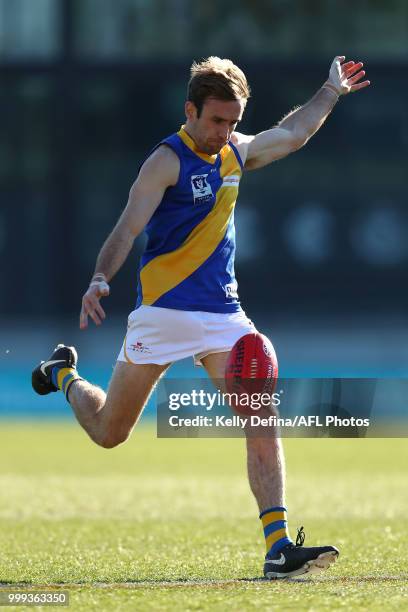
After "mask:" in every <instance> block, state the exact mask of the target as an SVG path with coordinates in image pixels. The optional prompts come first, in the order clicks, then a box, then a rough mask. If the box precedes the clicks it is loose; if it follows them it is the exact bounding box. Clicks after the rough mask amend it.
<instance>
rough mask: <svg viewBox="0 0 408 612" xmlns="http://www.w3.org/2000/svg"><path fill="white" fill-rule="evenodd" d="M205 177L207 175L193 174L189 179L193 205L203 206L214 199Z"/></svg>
mask: <svg viewBox="0 0 408 612" xmlns="http://www.w3.org/2000/svg"><path fill="white" fill-rule="evenodd" d="M207 176H208V174H193V175H192V177H191V187H192V190H193V196H194V204H203V203H204V202H208V201H210V200H212V199H213V197H214V196H213V192H212V189H211V185H209V184H208V182H207Z"/></svg>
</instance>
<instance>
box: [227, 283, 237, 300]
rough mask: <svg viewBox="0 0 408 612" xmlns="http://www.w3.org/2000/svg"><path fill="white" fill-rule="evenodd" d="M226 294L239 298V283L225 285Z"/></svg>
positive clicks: (229, 296)
mask: <svg viewBox="0 0 408 612" xmlns="http://www.w3.org/2000/svg"><path fill="white" fill-rule="evenodd" d="M225 295H226V296H227V298H237V297H238V283H228V285H225Z"/></svg>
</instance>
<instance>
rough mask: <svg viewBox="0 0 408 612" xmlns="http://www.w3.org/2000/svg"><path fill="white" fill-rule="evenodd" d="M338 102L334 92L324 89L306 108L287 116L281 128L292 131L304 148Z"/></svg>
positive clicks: (320, 90)
mask: <svg viewBox="0 0 408 612" xmlns="http://www.w3.org/2000/svg"><path fill="white" fill-rule="evenodd" d="M337 100H338V98H337V96H336V94H335V93H334V92H333V91H331V90H328V89H326V88H324V87H322V88H321V89H319V91H318V92H317V93H316V94H315V95H314V96H313V98H312V99H311V100H309V102H307V103H306V104H304V106H301V107H300V108H298V109H296V110H294V111H292V112H291V113H289V114H288V115H286V117H284V118H283V119H282V121H280V123H279V127H282V128H285V129H286V130H290V131H291V132H292V133H293V135H294V138H295V139H296V141H297V142H299V145H300V146H302V145H304V144H305V143H306V142H307V141H308V140H309V138H310V137H311V136H313V134H315V133H316V132H317V130H318V129H319V128H320V127H321V126H322V125H323V123H324V122H325V121H326V119H327V117H328V116H329V114H330V113H331V111H332V110H333V107H334V106H335V104H336V102H337Z"/></svg>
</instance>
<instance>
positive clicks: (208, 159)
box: [177, 125, 222, 164]
mask: <svg viewBox="0 0 408 612" xmlns="http://www.w3.org/2000/svg"><path fill="white" fill-rule="evenodd" d="M177 135H178V136H180V138H181V140H182V141H183V142H184V144H185V145H186V146H187V147H188V148H189V149H191V151H193V153H195V154H196V155H198V157H201V159H203V160H204V161H206V162H208V163H209V164H215V162H216V161H217V158H218V153H215V154H214V155H207V153H203V152H202V151H200V149H199V148H198V147H197V145H196V143H195V142H194V140H193V139H192V138H191V136H190V135H189V134H187V132H186V129H185V125H182V126H181V128H180V130H179V131H178V132H177ZM221 150H222V149H221Z"/></svg>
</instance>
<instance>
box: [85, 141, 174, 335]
mask: <svg viewBox="0 0 408 612" xmlns="http://www.w3.org/2000/svg"><path fill="white" fill-rule="evenodd" d="M179 172H180V162H179V159H178V157H177V155H176V154H175V153H174V151H172V150H171V149H170V148H169V147H167V146H161V147H159V148H158V149H156V151H155V152H154V153H153V154H152V155H151V156H150V157H149V158H148V159H147V160H146V161H145V163H144V164H143V166H142V168H141V170H140V173H139V176H138V177H137V180H136V181H135V183H134V184H133V186H132V188H131V190H130V193H129V200H128V203H127V205H126V208H125V209H124V211H123V212H122V214H121V216H120V217H119V220H118V222H117V224H116V225H115V227H114V229H113V230H112V232H111V233H110V235H109V236H108V238H107V240H106V241H105V243H104V245H103V247H102V249H101V251H100V253H99V255H98V258H97V260H96V266H95V273H94V275H93V277H92V280H91V282H90V285H89V287H88V289H87V291H86V293H85V295H84V296H83V298H82V308H81V314H80V317H79V327H80V329H85V328H86V327H88V317H91V319H92V320H93V322H94V323H95V324H96V325H100V324H101V323H102V321H103V319H105V316H106V315H105V312H104V310H103V308H102V306H101V304H100V299H101V298H102V297H105V296H108V295H109V285H108V283H109V281H110V280H111V278H113V276H114V275H115V274H116V272H117V271H118V270H119V268H120V267H121V266H122V264H123V263H124V261H125V260H126V258H127V256H128V255H129V252H130V249H131V248H132V246H133V243H134V241H135V238H136V237H137V236H138V235H139V234H140V233H141V232H142V231H143V229H144V227H145V225H146V224H147V223H148V222H149V220H150V218H151V216H152V215H153V213H154V211H155V210H156V208H157V207H158V205H159V204H160V202H161V200H162V198H163V195H164V192H165V190H166V189H167V187H169V186H170V185H175V184H176V183H177V180H178V175H179Z"/></svg>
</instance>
